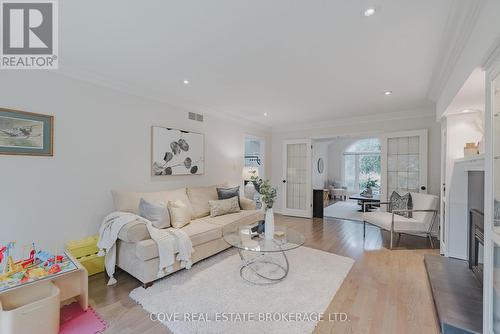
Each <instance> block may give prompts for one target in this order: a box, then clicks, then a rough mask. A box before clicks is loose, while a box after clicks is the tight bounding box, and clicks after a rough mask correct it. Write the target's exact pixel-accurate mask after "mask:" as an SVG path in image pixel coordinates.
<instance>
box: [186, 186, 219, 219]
mask: <svg viewBox="0 0 500 334" xmlns="http://www.w3.org/2000/svg"><path fill="white" fill-rule="evenodd" d="M186 191H187V195H188V197H189V201H190V202H191V206H192V207H193V213H194V218H201V217H205V216H208V215H209V214H210V208H209V206H208V201H214V200H217V199H218V197H217V186H209V187H197V188H187V189H186Z"/></svg>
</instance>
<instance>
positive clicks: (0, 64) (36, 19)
mask: <svg viewBox="0 0 500 334" xmlns="http://www.w3.org/2000/svg"><path fill="white" fill-rule="evenodd" d="M0 17H1V19H2V24H1V29H2V31H1V34H0V36H1V38H2V41H1V43H0V45H1V49H0V57H1V61H0V68H1V69H57V66H58V59H57V58H58V57H57V52H58V40H57V39H58V26H57V2H55V1H54V0H45V1H8V0H0Z"/></svg>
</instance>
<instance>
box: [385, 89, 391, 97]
mask: <svg viewBox="0 0 500 334" xmlns="http://www.w3.org/2000/svg"><path fill="white" fill-rule="evenodd" d="M384 95H386V96H389V95H392V90H387V91H385V92H384Z"/></svg>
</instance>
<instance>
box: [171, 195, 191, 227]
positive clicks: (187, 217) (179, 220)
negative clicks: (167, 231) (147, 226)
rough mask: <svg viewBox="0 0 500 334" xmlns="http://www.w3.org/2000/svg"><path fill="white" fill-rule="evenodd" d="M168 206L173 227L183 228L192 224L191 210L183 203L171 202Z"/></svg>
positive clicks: (178, 201)
mask: <svg viewBox="0 0 500 334" xmlns="http://www.w3.org/2000/svg"><path fill="white" fill-rule="evenodd" d="M167 206H168V210H169V211H170V223H171V224H172V227H174V228H181V227H183V226H186V225H187V224H189V223H190V222H191V210H190V208H189V207H188V206H187V205H186V204H185V203H184V202H183V201H181V200H176V201H174V202H172V201H169V202H168V205H167Z"/></svg>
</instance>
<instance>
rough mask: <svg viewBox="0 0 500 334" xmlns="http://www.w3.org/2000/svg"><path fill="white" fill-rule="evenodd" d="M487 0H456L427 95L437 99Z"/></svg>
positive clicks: (446, 25)
mask: <svg viewBox="0 0 500 334" xmlns="http://www.w3.org/2000/svg"><path fill="white" fill-rule="evenodd" d="M485 2H486V1H485V0H474V1H459V0H454V1H453V2H452V5H451V7H450V11H449V13H448V17H447V19H446V24H445V28H444V32H443V36H442V38H441V45H440V48H439V53H438V60H437V62H436V64H435V66H434V71H433V74H432V77H431V81H430V85H429V90H428V92H427V97H428V98H429V99H430V100H432V101H437V100H438V99H439V96H440V95H441V93H442V92H443V90H444V87H445V86H446V84H447V82H448V80H449V78H450V76H451V74H452V73H453V70H454V68H455V66H456V64H457V62H458V60H459V58H460V56H461V55H462V52H463V51H464V49H465V46H466V45H467V42H468V41H469V38H470V36H471V34H472V31H473V30H474V27H475V26H476V23H477V20H478V18H479V14H480V13H481V10H482V9H483V7H484V4H485Z"/></svg>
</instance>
